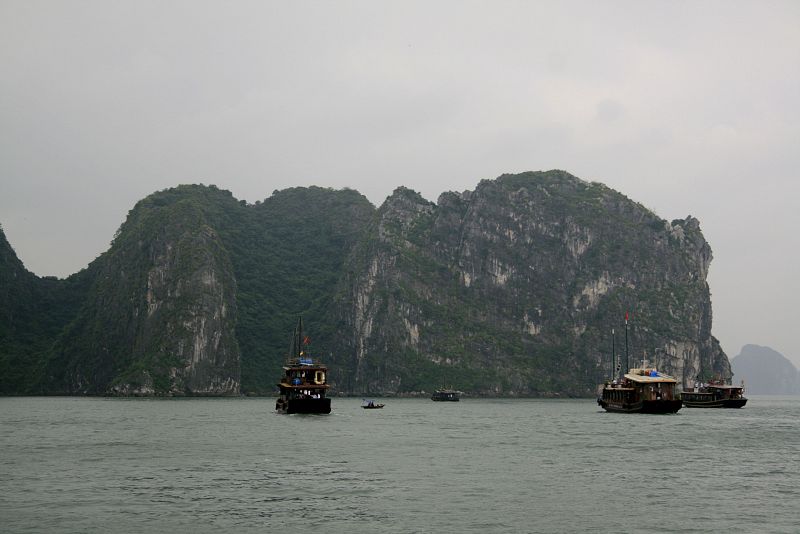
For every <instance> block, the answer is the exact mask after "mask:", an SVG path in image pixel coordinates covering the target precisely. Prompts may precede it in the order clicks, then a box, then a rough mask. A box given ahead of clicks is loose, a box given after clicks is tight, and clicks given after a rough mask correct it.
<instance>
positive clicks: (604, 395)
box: [597, 361, 681, 413]
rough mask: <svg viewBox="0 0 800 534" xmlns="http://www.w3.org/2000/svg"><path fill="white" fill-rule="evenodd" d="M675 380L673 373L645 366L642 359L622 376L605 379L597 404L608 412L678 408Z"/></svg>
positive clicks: (673, 410)
mask: <svg viewBox="0 0 800 534" xmlns="http://www.w3.org/2000/svg"><path fill="white" fill-rule="evenodd" d="M677 383H678V381H677V380H675V379H674V378H673V377H671V376H669V375H666V374H664V373H661V372H659V371H658V370H657V369H655V368H650V367H647V362H646V361H645V362H643V363H642V367H638V368H633V369H630V371H629V372H628V373H626V374H625V376H624V377H623V378H622V379H620V380H617V379H614V380H612V381H610V382H606V383H605V384H604V385H603V388H602V391H601V393H600V397H598V399H597V404H599V405H600V406H601V407H602V408H603V409H604V410H606V411H607V412H622V413H675V412H677V411H678V410H680V409H681V399H679V398H678V396H677V395H676V393H675V386H676V384H677Z"/></svg>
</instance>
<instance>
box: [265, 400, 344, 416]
mask: <svg viewBox="0 0 800 534" xmlns="http://www.w3.org/2000/svg"><path fill="white" fill-rule="evenodd" d="M275 410H277V411H278V412H280V413H287V414H291V413H321V414H326V413H331V399H327V398H326V399H289V400H283V399H278V402H277V403H275Z"/></svg>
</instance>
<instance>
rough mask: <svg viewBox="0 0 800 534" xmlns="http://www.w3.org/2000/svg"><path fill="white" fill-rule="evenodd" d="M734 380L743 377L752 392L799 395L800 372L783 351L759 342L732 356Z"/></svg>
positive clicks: (743, 348) (746, 346)
mask: <svg viewBox="0 0 800 534" xmlns="http://www.w3.org/2000/svg"><path fill="white" fill-rule="evenodd" d="M731 370H732V371H733V374H734V380H735V381H736V382H737V383H738V381H739V380H744V382H745V386H746V387H747V391H748V392H749V393H754V394H761V395H796V394H798V393H800V374H798V371H797V368H796V367H795V366H794V365H793V364H792V362H791V361H789V359H787V358H786V357H785V356H784V355H783V354H781V353H779V352H777V351H775V350H773V349H771V348H769V347H762V346H760V345H745V346H744V347H742V350H741V351H740V352H739V354H737V355H736V356H735V357H734V358H733V359H732V360H731Z"/></svg>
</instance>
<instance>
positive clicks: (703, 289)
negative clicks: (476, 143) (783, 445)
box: [333, 171, 730, 396]
mask: <svg viewBox="0 0 800 534" xmlns="http://www.w3.org/2000/svg"><path fill="white" fill-rule="evenodd" d="M710 261H711V249H710V247H709V246H708V244H707V243H706V241H705V240H704V239H703V236H702V234H701V232H700V229H699V224H698V222H697V220H696V219H693V218H691V217H689V218H687V219H685V220H678V221H673V222H672V223H669V222H667V221H664V220H661V219H659V218H658V217H657V216H655V215H654V214H653V213H651V212H650V211H648V210H647V209H645V208H643V207H642V206H640V205H638V204H636V203H634V202H632V201H630V200H629V199H627V198H625V197H624V196H622V195H620V194H619V193H616V192H614V191H612V190H610V189H608V188H606V187H604V186H602V185H600V184H589V183H586V182H583V181H581V180H579V179H577V178H575V177H573V176H570V175H569V174H567V173H564V172H557V171H555V172H548V173H526V174H522V175H516V176H510V175H509V176H502V177H500V178H499V179H497V180H491V181H484V182H481V183H480V184H479V186H478V187H477V189H476V190H475V191H474V192H465V193H461V194H457V193H445V194H443V195H442V196H441V197H440V198H439V201H438V203H437V204H432V203H429V202H427V201H425V200H424V199H422V198H421V197H420V196H419V195H417V194H416V193H414V192H412V191H409V190H407V189H402V188H401V189H398V190H397V191H395V193H394V194H393V195H392V196H391V197H390V198H389V199H387V201H386V202H385V203H384V205H383V206H382V207H381V208H380V210H379V212H378V214H377V217H376V220H375V222H374V226H373V228H372V230H371V238H370V239H368V240H367V241H366V242H365V243H363V244H362V246H361V247H360V248H359V249H358V250H357V251H356V252H355V253H354V255H353V257H352V263H351V265H350V267H349V272H351V273H355V274H353V275H351V276H350V277H348V278H347V279H346V280H345V281H344V283H343V286H344V288H345V289H344V291H343V297H342V300H341V301H340V306H341V308H340V309H341V313H342V320H343V322H345V323H346V324H347V326H348V328H347V329H346V330H347V332H348V333H349V334H351V335H350V337H349V339H347V340H346V341H345V342H344V343H345V344H344V347H343V351H342V352H343V353H344V354H352V359H351V360H350V361H343V362H341V364H342V365H341V368H342V369H343V370H344V372H343V373H342V374H339V375H336V374H334V375H333V376H334V378H335V379H337V380H338V381H339V382H340V383H339V384H337V388H340V389H344V390H352V391H354V392H355V391H368V392H374V393H401V392H409V391H423V390H424V391H430V390H431V388H433V387H434V386H435V385H436V384H437V383H440V382H442V381H447V382H452V383H453V385H454V386H456V387H459V388H461V389H464V390H467V391H471V392H474V393H476V394H484V395H548V396H549V395H558V394H568V395H586V394H591V391H593V390H594V387H595V384H596V383H597V381H598V380H600V379H602V378H603V377H604V376H607V375H608V374H609V373H610V366H611V345H612V340H611V329H612V328H616V333H617V334H616V335H617V339H616V346H617V348H618V349H620V352H622V353H623V354H624V334H623V332H624V330H623V324H622V320H623V319H622V318H623V316H624V314H625V312H626V311H629V312H630V313H631V315H632V318H633V319H632V323H631V329H630V332H629V338H630V344H629V346H630V360H631V361H630V365H631V366H632V365H633V364H634V363H635V362H638V361H640V360H641V359H642V358H644V357H646V358H648V359H649V360H650V362H655V364H656V365H658V366H659V368H661V369H663V370H665V371H666V372H668V373H672V374H674V375H676V376H677V377H679V378H680V379H681V380H683V381H684V382H685V383H689V382H691V381H693V380H694V378H695V376H696V375H697V374H698V373H701V372H703V371H708V372H713V373H718V374H722V375H725V376H729V375H730V368H729V365H728V361H727V358H726V356H725V355H724V353H723V352H722V350H721V349H720V347H719V343H718V342H717V341H716V339H714V338H713V337H712V336H711V305H710V298H709V291H708V286H707V284H706V275H707V273H708V266H709V262H710Z"/></svg>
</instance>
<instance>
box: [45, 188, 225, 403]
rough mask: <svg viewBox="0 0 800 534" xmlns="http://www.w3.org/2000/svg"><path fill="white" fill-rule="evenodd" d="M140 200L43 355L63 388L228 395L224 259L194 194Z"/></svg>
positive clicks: (72, 390)
mask: <svg viewBox="0 0 800 534" xmlns="http://www.w3.org/2000/svg"><path fill="white" fill-rule="evenodd" d="M184 193H185V194H184V195H182V196H181V197H176V198H174V199H169V198H167V199H161V198H150V199H146V200H145V201H142V202H140V203H139V204H138V205H137V206H136V208H134V210H132V212H131V214H130V215H129V217H128V220H127V221H126V223H125V224H124V225H123V227H122V228H121V229H120V232H119V233H118V236H117V238H116V239H115V241H114V243H113V244H112V246H111V249H110V250H109V251H108V252H107V253H106V254H104V255H103V256H102V257H101V258H100V259H98V260H97V261H98V263H99V266H98V273H97V276H96V278H95V281H94V284H93V286H92V288H91V290H90V299H89V301H88V302H87V303H86V305H85V306H84V307H83V309H82V310H81V312H80V314H79V316H78V318H77V319H76V321H75V322H74V323H73V324H72V325H71V327H70V328H69V329H68V330H67V331H66V332H65V333H64V335H63V336H62V338H61V339H60V341H59V343H58V345H57V347H56V350H55V353H54V356H53V358H52V359H51V361H50V369H49V373H50V380H51V384H52V386H51V387H53V388H57V389H58V388H61V392H64V393H73V394H74V393H78V394H100V393H106V394H118V395H153V394H156V393H158V394H168V395H233V394H238V393H239V387H240V361H239V350H238V344H237V342H236V336H235V333H234V328H235V324H236V281H235V279H234V276H233V269H232V267H231V263H230V258H229V257H228V254H227V251H226V250H225V247H224V245H223V244H222V242H221V240H220V238H219V236H218V234H217V232H216V231H215V230H214V229H213V228H212V227H211V226H210V225H209V224H208V221H207V220H206V217H205V214H204V211H203V209H202V207H201V205H200V204H199V203H198V202H196V199H193V195H192V193H193V191H192V190H191V189H187V190H186V191H185V192H184Z"/></svg>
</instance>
